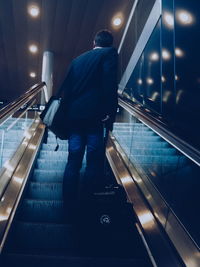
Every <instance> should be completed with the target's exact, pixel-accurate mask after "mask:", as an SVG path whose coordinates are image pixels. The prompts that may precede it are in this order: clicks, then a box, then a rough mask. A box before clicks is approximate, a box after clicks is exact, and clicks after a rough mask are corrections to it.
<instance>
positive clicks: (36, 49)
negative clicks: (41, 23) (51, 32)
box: [29, 44, 38, 54]
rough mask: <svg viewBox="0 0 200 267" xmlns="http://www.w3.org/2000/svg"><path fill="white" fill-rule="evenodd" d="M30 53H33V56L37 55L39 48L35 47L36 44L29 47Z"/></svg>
mask: <svg viewBox="0 0 200 267" xmlns="http://www.w3.org/2000/svg"><path fill="white" fill-rule="evenodd" d="M29 51H30V52H31V53H33V54H35V53H37V51H38V47H37V45H35V44H32V45H30V46H29Z"/></svg>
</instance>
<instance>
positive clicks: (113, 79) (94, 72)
mask: <svg viewBox="0 0 200 267" xmlns="http://www.w3.org/2000/svg"><path fill="white" fill-rule="evenodd" d="M117 59H118V55H117V51H116V49H115V48H112V47H105V48H96V49H93V50H90V51H88V52H86V53H83V54H81V55H80V56H79V57H77V58H75V59H74V60H73V61H72V63H71V65H70V67H69V70H68V73H67V75H66V78H65V80H64V82H63V85H62V87H61V89H60V90H63V91H64V100H63V103H64V105H65V107H66V114H67V119H68V120H70V121H73V120H74V121H77V120H78V121H81V120H83V121H85V120H87V121H97V120H98V121H100V120H101V119H102V118H104V117H105V116H106V115H109V116H110V118H111V121H112V122H113V121H114V119H115V115H116V110H117V64H118V63H117V61H118V60H117Z"/></svg>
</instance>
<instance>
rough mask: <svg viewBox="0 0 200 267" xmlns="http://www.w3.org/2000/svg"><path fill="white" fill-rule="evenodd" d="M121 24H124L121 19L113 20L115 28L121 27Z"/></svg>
mask: <svg viewBox="0 0 200 267" xmlns="http://www.w3.org/2000/svg"><path fill="white" fill-rule="evenodd" d="M121 23H122V19H121V18H115V19H113V25H114V26H119V25H120V24H121Z"/></svg>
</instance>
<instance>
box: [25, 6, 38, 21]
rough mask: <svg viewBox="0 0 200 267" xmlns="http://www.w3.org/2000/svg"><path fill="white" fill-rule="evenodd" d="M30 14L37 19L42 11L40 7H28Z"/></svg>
mask: <svg viewBox="0 0 200 267" xmlns="http://www.w3.org/2000/svg"><path fill="white" fill-rule="evenodd" d="M28 13H29V14H30V15H31V17H33V18H36V17H37V16H38V15H39V14H40V9H39V7H38V6H33V5H31V6H29V7H28Z"/></svg>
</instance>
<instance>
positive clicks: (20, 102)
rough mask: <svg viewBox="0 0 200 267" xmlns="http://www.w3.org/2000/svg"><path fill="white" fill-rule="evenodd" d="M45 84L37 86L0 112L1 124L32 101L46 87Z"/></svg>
mask: <svg viewBox="0 0 200 267" xmlns="http://www.w3.org/2000/svg"><path fill="white" fill-rule="evenodd" d="M45 85H46V84H45V82H41V83H38V84H35V85H34V86H32V87H31V88H30V89H28V90H27V91H26V92H25V93H24V94H22V95H21V96H20V97H18V98H17V99H16V100H14V101H12V102H10V103H8V104H7V105H6V106H5V107H3V108H2V109H1V110H0V124H1V123H2V122H4V121H5V120H6V119H7V118H8V117H9V116H11V115H12V114H14V113H15V112H16V111H17V110H19V109H20V107H21V106H23V105H24V104H26V103H28V102H29V101H30V100H32V99H33V98H34V97H35V96H36V95H37V94H38V93H39V92H40V91H41V90H42V89H43V87H44V86H45Z"/></svg>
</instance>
